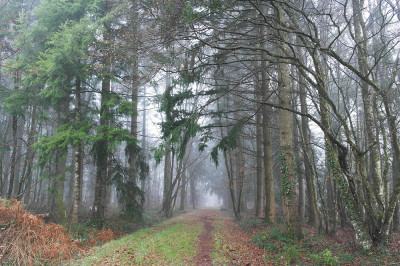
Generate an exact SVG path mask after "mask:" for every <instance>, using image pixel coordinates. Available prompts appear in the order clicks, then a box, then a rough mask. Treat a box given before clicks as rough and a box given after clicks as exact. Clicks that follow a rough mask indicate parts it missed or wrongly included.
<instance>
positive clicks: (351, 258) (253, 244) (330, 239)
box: [0, 199, 400, 265]
mask: <svg viewBox="0 0 400 266" xmlns="http://www.w3.org/2000/svg"><path fill="white" fill-rule="evenodd" d="M140 228H144V229H140ZM0 229H1V230H0V231H1V232H0V265H400V252H399V251H400V235H399V234H393V238H392V240H391V244H390V247H389V249H388V250H386V249H385V250H382V249H376V248H375V249H371V250H368V251H366V250H363V249H361V248H360V247H359V245H358V244H357V242H356V240H355V239H356V237H355V235H354V231H353V230H351V229H350V228H347V229H343V228H342V229H338V230H337V231H336V233H335V234H334V235H331V236H327V235H324V234H319V233H318V232H317V229H315V228H313V227H310V226H306V225H303V234H304V237H303V238H302V239H300V240H296V239H291V238H287V237H286V236H285V234H284V233H283V230H282V225H279V224H278V225H271V224H266V223H265V222H264V220H263V219H259V218H256V217H255V216H254V215H253V214H248V215H246V214H244V215H243V217H242V219H241V221H240V222H239V223H238V222H236V221H234V220H233V219H232V215H231V214H229V213H228V212H227V211H219V210H196V211H191V212H189V213H184V214H182V213H181V214H180V215H179V216H177V217H174V218H172V219H168V220H165V219H162V218H161V217H160V215H159V213H158V212H146V213H145V214H144V220H143V222H142V223H132V222H131V223H126V222H124V221H119V219H118V220H116V221H109V224H108V226H107V228H105V229H103V230H97V229H95V228H92V226H90V224H77V225H73V226H71V225H68V224H67V226H66V227H64V226H61V225H59V224H54V223H45V221H44V220H43V219H41V218H40V215H33V214H31V213H29V212H25V210H24V208H23V206H22V205H21V203H20V202H17V201H15V200H12V201H7V200H1V199H0ZM127 234H128V235H127ZM113 239H114V240H113ZM104 243H105V244H104ZM103 244H104V245H103ZM96 245H102V246H97V247H93V246H96Z"/></svg>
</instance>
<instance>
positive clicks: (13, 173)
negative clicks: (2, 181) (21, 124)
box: [7, 115, 18, 199]
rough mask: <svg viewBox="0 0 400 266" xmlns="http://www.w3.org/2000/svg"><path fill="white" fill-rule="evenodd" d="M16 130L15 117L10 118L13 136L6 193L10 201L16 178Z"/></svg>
mask: <svg viewBox="0 0 400 266" xmlns="http://www.w3.org/2000/svg"><path fill="white" fill-rule="evenodd" d="M17 130H18V117H17V115H13V116H12V136H13V141H12V143H13V144H12V153H11V162H10V163H11V170H10V178H9V183H8V191H7V198H8V199H11V197H12V193H13V189H14V180H15V176H16V174H17V173H16V171H15V167H16V165H17V158H16V157H17V145H18V141H17Z"/></svg>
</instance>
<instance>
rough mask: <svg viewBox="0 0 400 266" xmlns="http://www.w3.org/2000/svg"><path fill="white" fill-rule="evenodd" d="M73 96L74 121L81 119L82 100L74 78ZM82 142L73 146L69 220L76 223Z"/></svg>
mask: <svg viewBox="0 0 400 266" xmlns="http://www.w3.org/2000/svg"><path fill="white" fill-rule="evenodd" d="M75 97H76V107H75V123H79V122H81V121H82V102H81V81H80V80H79V79H77V80H76V86H75ZM81 157H82V143H81V142H79V143H78V144H77V145H76V146H75V155H74V187H73V203H72V212H71V222H73V223H78V221H79V210H80V205H81V193H82V183H81V180H82V176H81V170H82V167H83V166H82V164H81V162H82V160H81V159H82V158H81Z"/></svg>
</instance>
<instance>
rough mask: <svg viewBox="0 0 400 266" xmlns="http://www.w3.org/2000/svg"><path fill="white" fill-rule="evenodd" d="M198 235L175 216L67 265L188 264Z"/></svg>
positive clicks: (195, 227)
mask: <svg viewBox="0 0 400 266" xmlns="http://www.w3.org/2000/svg"><path fill="white" fill-rule="evenodd" d="M201 232H202V227H201V226H200V225H199V224H196V223H194V222H193V221H191V220H190V218H188V217H186V219H183V218H182V217H177V218H174V219H172V220H169V221H166V222H163V223H160V224H158V225H156V226H155V227H151V228H147V229H142V230H139V231H137V232H135V233H133V234H131V235H128V236H125V237H123V238H121V239H119V240H114V241H111V242H108V243H107V244H105V245H103V246H101V247H98V248H95V249H94V250H93V251H92V252H91V255H89V256H88V257H86V258H83V259H81V260H78V261H75V262H73V263H71V265H98V264H114V265H115V264H116V265H132V264H134V265H154V264H158V265H160V264H169V265H185V264H188V263H189V264H190V263H191V262H192V260H193V258H194V257H195V256H196V253H197V242H198V235H199V234H200V233H201Z"/></svg>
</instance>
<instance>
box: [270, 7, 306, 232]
mask: <svg viewBox="0 0 400 266" xmlns="http://www.w3.org/2000/svg"><path fill="white" fill-rule="evenodd" d="M276 11H277V18H278V19H279V22H280V23H282V24H285V23H286V19H285V14H284V11H283V9H282V8H281V6H280V5H278V7H277V9H276ZM278 34H279V36H280V38H282V42H281V43H280V44H279V45H278V47H277V53H278V55H280V56H285V50H287V45H286V44H285V42H286V41H287V39H288V38H287V33H286V32H283V31H279V32H278ZM290 88H291V87H290V75H289V64H288V62H287V60H285V59H280V61H279V62H278V97H279V105H280V106H281V107H283V108H286V109H290V108H291V107H292V103H291V101H292V96H291V91H290ZM292 125H293V121H292V114H291V113H290V112H289V111H287V110H284V109H279V139H280V151H279V160H280V165H281V179H282V201H283V203H282V207H283V214H284V216H285V217H284V225H285V232H286V234H287V235H288V236H291V237H293V236H296V237H297V238H301V237H302V231H301V224H300V221H299V216H298V208H297V195H296V175H295V172H294V165H293V163H294V155H293V129H292Z"/></svg>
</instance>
